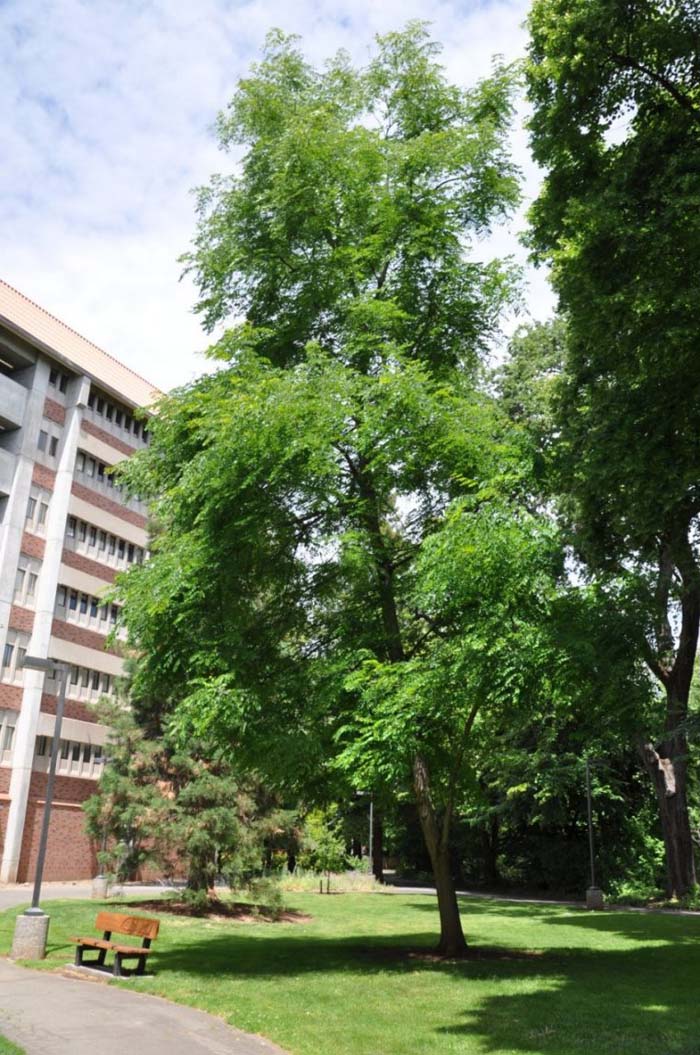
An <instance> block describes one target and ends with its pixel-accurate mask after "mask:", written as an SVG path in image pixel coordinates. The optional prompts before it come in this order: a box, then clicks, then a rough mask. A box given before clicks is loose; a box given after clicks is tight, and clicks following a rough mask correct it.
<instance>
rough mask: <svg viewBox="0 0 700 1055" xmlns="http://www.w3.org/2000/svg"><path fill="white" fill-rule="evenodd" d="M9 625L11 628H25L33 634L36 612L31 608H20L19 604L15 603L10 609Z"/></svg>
mask: <svg viewBox="0 0 700 1055" xmlns="http://www.w3.org/2000/svg"><path fill="white" fill-rule="evenodd" d="M8 626H9V627H10V629H11V630H25V631H26V632H27V633H28V634H31V632H32V629H33V627H34V612H32V611H31V610H30V609H29V608H20V606H19V605H18V604H13V605H12V608H11V609H10V619H9V622H8Z"/></svg>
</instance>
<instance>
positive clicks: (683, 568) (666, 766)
mask: <svg viewBox="0 0 700 1055" xmlns="http://www.w3.org/2000/svg"><path fill="white" fill-rule="evenodd" d="M671 541H672V542H673V545H671V544H670V542H669V541H668V540H666V541H665V542H664V544H663V545H662V547H661V549H660V552H659V577H658V583H657V589H656V602H657V613H658V614H657V628H656V634H655V638H656V650H655V653H654V651H652V653H651V656H648V657H647V662H648V663H649V666H650V668H651V670H652V671H653V673H654V674H655V675H656V677H657V678H658V679H659V681H660V682H661V683H662V685H663V686H664V689H665V691H666V722H665V725H666V730H665V736H664V739H663V741H662V742H661V743H660V744H656V745H654V744H644V745H643V747H642V757H643V759H644V764H645V766H646V769H647V772H648V773H649V775H650V776H651V779H652V780H653V782H654V787H655V789H656V797H657V800H658V803H659V817H660V820H661V832H662V834H663V839H664V848H665V851H666V892H667V894H668V896H669V897H684V896H685V895H686V894H690V893H692V891H693V889H694V888H695V885H696V876H695V859H694V849H693V839H692V835H691V830H690V817H689V815H688V793H687V784H688V750H689V749H688V741H687V739H686V736H685V733H684V732H683V724H684V722H685V721H686V719H687V717H688V700H689V698H690V686H691V682H692V680H693V671H694V669H695V659H696V655H697V650H698V631H699V629H700V568H698V565H697V563H696V559H695V554H694V552H693V548H692V545H691V543H690V526H689V523H686V524H685V525H684V528H683V530H682V531H680V532H677V533H676V535H675V537H674V538H673V539H672V540H671ZM675 570H677V571H678V572H679V573H680V577H681V581H682V584H683V591H682V593H681V599H680V602H681V621H680V631H679V634H678V644H677V646H675V643H674V633H673V626H672V621H671V617H670V615H669V612H670V610H671V607H670V606H671V600H670V598H671V583H672V581H673V578H674V574H675ZM671 658H672V659H673V662H672V663H671V662H670V660H671Z"/></svg>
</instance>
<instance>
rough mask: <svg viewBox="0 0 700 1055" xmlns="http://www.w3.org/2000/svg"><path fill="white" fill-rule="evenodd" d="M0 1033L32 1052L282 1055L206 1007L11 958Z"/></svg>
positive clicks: (1, 993) (4, 978)
mask: <svg viewBox="0 0 700 1055" xmlns="http://www.w3.org/2000/svg"><path fill="white" fill-rule="evenodd" d="M0 1036H6V1037H7V1038H8V1040H12V1041H14V1042H15V1044H19V1045H20V1046H21V1047H23V1048H24V1049H25V1050H26V1052H27V1055H95V1052H99V1053H100V1055H124V1053H125V1052H143V1053H144V1055H285V1053H284V1052H283V1051H282V1049H281V1048H278V1047H276V1046H275V1045H274V1044H272V1043H271V1042H270V1041H266V1040H263V1039H262V1038H260V1037H253V1036H251V1035H250V1034H248V1033H241V1031H240V1030H237V1029H232V1028H231V1027H230V1026H227V1025H226V1024H225V1023H224V1022H222V1021H220V1019H218V1018H214V1017H213V1016H211V1015H207V1014H205V1013H204V1012H203V1011H195V1010H193V1009H192V1008H189V1007H181V1006H180V1005H179V1004H171V1003H170V1002H169V1001H167V1000H161V999H160V998H159V997H155V996H147V995H146V994H145V993H135V992H132V991H131V990H127V989H121V988H119V987H117V986H113V985H101V984H99V983H97V982H89V981H80V980H73V979H69V978H61V977H60V976H59V975H54V974H49V973H48V972H43V971H32V970H28V969H27V968H25V967H17V966H15V964H13V963H11V962H10V961H8V960H0Z"/></svg>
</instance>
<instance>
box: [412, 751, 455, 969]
mask: <svg viewBox="0 0 700 1055" xmlns="http://www.w3.org/2000/svg"><path fill="white" fill-rule="evenodd" d="M413 787H414V791H415V795H416V805H417V807H418V818H419V820H420V826H421V830H422V832H423V838H424V839H425V845H426V846H427V848H428V853H429V854H430V863H431V865H432V868H433V876H434V877H435V889H436V890H437V900H438V911H439V913H440V940H439V942H438V947H437V952H438V953H439V955H441V956H447V957H449V958H450V959H456V958H457V957H460V956H464V955H465V954H466V951H467V942H466V939H465V937H464V931H463V930H462V920H461V918H460V915H459V905H458V904H457V891H456V889H455V883H454V879H453V876H452V869H451V867H450V851H449V845H448V843H447V840H446V838H445V831H444V830H443V831H441V829H440V825H439V824H438V820H437V816H436V814H435V809H434V807H433V803H432V799H431V796H430V775H429V773H428V767H427V765H426V763H425V760H424V759H423V758H422V757H421V756H420V755H416V757H415V759H414V760H413Z"/></svg>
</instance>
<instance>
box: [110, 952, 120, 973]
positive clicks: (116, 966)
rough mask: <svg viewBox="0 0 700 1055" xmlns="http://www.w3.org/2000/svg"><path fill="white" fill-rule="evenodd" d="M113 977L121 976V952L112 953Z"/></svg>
mask: <svg viewBox="0 0 700 1055" xmlns="http://www.w3.org/2000/svg"><path fill="white" fill-rule="evenodd" d="M112 973H113V974H114V977H115V978H121V976H122V954H121V953H120V952H115V954H114V968H113V970H112Z"/></svg>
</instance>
